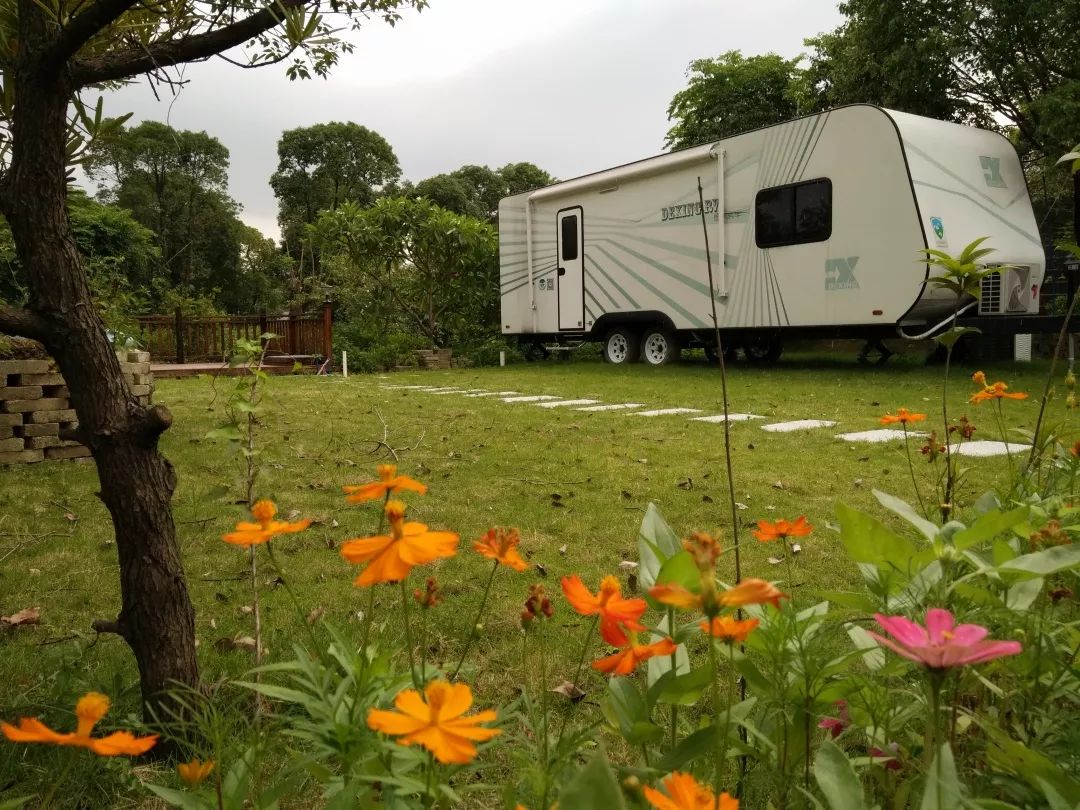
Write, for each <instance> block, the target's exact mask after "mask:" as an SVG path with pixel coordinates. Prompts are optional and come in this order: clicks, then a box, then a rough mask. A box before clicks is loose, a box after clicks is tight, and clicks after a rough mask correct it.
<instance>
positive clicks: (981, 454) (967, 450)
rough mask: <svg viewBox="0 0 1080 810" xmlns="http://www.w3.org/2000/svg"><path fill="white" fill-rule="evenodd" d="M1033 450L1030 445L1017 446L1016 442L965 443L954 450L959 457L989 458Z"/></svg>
mask: <svg viewBox="0 0 1080 810" xmlns="http://www.w3.org/2000/svg"><path fill="white" fill-rule="evenodd" d="M1030 449H1031V445H1030V444H1016V443H1015V442H1009V443H1008V444H1006V443H1005V442H992V441H981V442H964V443H963V444H962V445H960V446H959V447H955V448H953V452H954V453H956V455H958V456H975V457H977V458H987V457H989V456H1004V455H1007V454H1009V453H1026V452H1027V451H1029V450H1030Z"/></svg>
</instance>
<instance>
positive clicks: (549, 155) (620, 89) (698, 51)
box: [108, 0, 840, 237]
mask: <svg viewBox="0 0 1080 810" xmlns="http://www.w3.org/2000/svg"><path fill="white" fill-rule="evenodd" d="M430 2H431V6H430V7H429V8H428V9H426V10H425V11H423V12H422V13H420V14H416V13H411V12H410V13H406V14H405V16H404V19H403V20H402V21H401V22H400V23H399V24H398V25H397V26H396V27H393V28H391V27H389V26H387V25H385V24H383V23H382V22H372V23H370V24H369V25H367V26H366V27H365V28H364V29H362V30H361V31H360V32H359V33H357V34H354V35H352V36H353V37H354V41H355V42H356V46H357V47H356V52H355V53H354V54H352V55H351V56H345V57H343V59H342V61H341V63H340V64H339V65H338V66H337V68H336V69H335V70H334V72H333V74H332V75H331V77H330V78H329V79H327V80H322V79H315V80H310V81H296V82H290V81H289V80H288V79H287V78H286V77H285V75H284V71H283V68H282V67H281V66H271V67H266V68H261V69H258V70H241V69H238V68H235V67H233V66H231V65H228V64H227V63H225V62H223V61H221V60H213V61H211V62H207V63H204V64H199V65H191V66H188V67H187V68H185V71H184V78H186V79H188V80H190V81H189V83H188V84H187V85H186V87H185V88H184V89H183V90H182V91H181V92H180V93H179V95H177V96H176V97H175V98H174V97H171V96H163V98H162V100H161V101H160V102H159V101H157V100H156V99H155V98H154V95H153V94H152V93H151V91H150V89H149V88H148V87H147V86H146V85H145V84H140V85H134V86H131V87H127V88H124V89H122V90H121V91H119V92H118V93H115V94H113V95H112V96H111V97H110V98H109V99H108V104H109V111H108V112H109V114H112V115H117V114H120V113H123V112H128V111H130V112H133V113H134V116H133V119H132V121H131V122H130V123H132V124H134V123H137V122H138V121H141V120H144V119H153V120H159V121H168V123H170V124H171V125H172V126H174V127H176V128H178V129H191V130H206V131H207V132H209V133H210V134H211V135H214V136H215V137H217V138H219V139H220V140H221V141H222V142H223V143H224V144H225V146H226V147H228V149H229V153H230V155H231V168H230V172H229V186H230V192H231V194H232V196H233V197H234V198H235V199H236V200H237V201H238V202H239V203H240V204H241V205H242V206H243V211H242V213H241V217H242V219H244V221H246V222H247V223H249V224H250V225H254V226H255V227H257V228H259V229H260V230H262V231H263V232H264V233H266V234H267V235H268V236H274V237H276V236H277V233H278V229H277V203H276V200H275V198H274V195H273V192H272V191H271V189H270V185H269V180H270V175H271V174H272V173H273V172H274V170H275V169H276V167H277V151H276V150H277V141H278V138H279V136H280V135H281V132H282V131H283V130H286V129H291V128H293V127H300V126H308V125H310V124H316V123H321V122H326V121H355V122H357V123H359V124H363V125H364V126H366V127H369V128H371V129H374V130H376V131H377V132H379V133H380V134H382V136H383V137H385V138H386V139H387V140H388V141H389V142H390V144H391V146H393V148H394V151H395V152H396V153H397V156H398V160H399V161H400V163H401V168H402V172H403V175H404V177H406V178H408V179H410V180H413V181H419V180H422V179H424V178H425V177H430V176H431V175H433V174H438V173H440V172H448V171H453V170H454V169H457V168H458V167H460V166H462V165H464V164H467V163H477V164H487V165H489V166H491V167H493V168H497V167H499V166H503V165H505V164H506V163H511V162H517V161H522V160H528V161H531V162H533V163H535V164H537V165H538V166H540V167H541V168H543V169H546V170H547V171H549V172H551V173H552V174H553V175H555V176H556V177H559V178H563V179H565V178H569V177H574V176H576V175H579V174H584V173H586V172H590V171H596V170H599V169H603V168H607V167H609V166H615V165H618V164H620V163H625V162H627V161H630V160H637V159H639V158H642V157H647V156H649V155H652V154H656V153H658V152H661V151H663V142H664V135H665V133H666V132H667V129H668V127H669V123H668V121H667V105H668V103H669V102H670V100H671V97H672V95H673V94H674V93H676V92H677V91H678V90H680V89H681V88H683V87H684V86H685V85H686V67H687V65H688V64H689V62H690V60H692V59H696V58H700V57H708V56H717V55H719V54H721V53H723V52H724V51H728V50H733V49H738V50H741V51H742V52H743V53H744V54H746V55H751V54H758V53H766V52H768V51H775V52H777V53H780V54H782V55H784V56H788V57H790V56H794V55H795V54H798V53H800V52H801V51H802V50H803V46H802V41H803V39H804V38H805V37H808V36H813V35H814V34H817V33H819V32H821V31H825V30H831V29H833V28H835V27H836V26H837V25H838V24H839V22H840V15H839V13H838V11H837V10H836V0H753V2H740V3H734V2H724V1H723V0H430Z"/></svg>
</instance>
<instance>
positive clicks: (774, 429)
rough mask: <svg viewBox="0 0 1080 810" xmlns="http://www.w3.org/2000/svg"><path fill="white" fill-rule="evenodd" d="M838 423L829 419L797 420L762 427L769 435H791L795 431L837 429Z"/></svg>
mask: <svg viewBox="0 0 1080 810" xmlns="http://www.w3.org/2000/svg"><path fill="white" fill-rule="evenodd" d="M835 426H836V422H833V421H830V420H829V419H797V420H796V421H794V422H774V423H773V424H771V425H762V426H761V429H762V430H767V431H769V433H791V432H792V431H794V430H813V429H814V428H823V427H835Z"/></svg>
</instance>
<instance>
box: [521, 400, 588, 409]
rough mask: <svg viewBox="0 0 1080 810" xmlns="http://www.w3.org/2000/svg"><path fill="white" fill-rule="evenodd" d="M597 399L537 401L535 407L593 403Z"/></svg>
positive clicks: (560, 406)
mask: <svg viewBox="0 0 1080 810" xmlns="http://www.w3.org/2000/svg"><path fill="white" fill-rule="evenodd" d="M599 401H600V400H598V399H561V400H559V401H558V402H537V403H536V407H537V408H568V407H570V406H571V405H594V404H596V403H597V402H599Z"/></svg>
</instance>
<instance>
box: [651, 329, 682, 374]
mask: <svg viewBox="0 0 1080 810" xmlns="http://www.w3.org/2000/svg"><path fill="white" fill-rule="evenodd" d="M681 352H682V348H681V347H680V346H679V341H678V339H677V338H676V337H675V335H673V334H671V332H669V331H667V330H666V329H656V328H653V329H646V330H645V334H644V335H642V336H641V359H642V361H643V362H644V363H645V364H646V365H650V366H666V365H667V364H668V363H673V362H675V361H676V360H678V359H679V355H680V354H681Z"/></svg>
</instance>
